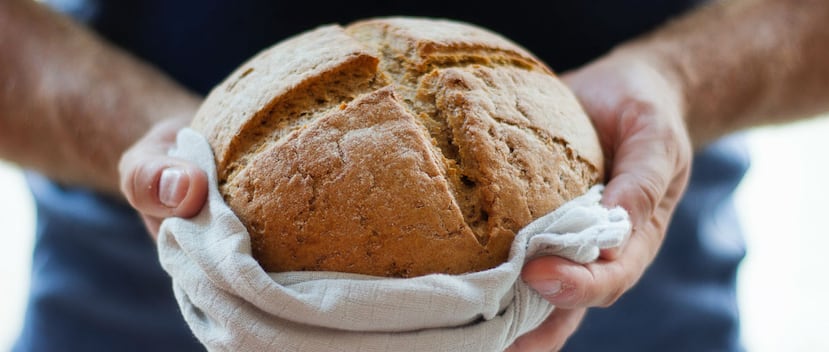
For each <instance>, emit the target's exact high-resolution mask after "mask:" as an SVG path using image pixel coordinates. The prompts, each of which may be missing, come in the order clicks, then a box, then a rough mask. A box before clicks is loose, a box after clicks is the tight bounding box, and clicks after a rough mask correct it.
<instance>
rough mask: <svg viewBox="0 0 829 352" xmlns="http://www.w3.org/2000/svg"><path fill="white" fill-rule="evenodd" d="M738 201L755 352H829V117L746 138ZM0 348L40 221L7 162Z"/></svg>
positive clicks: (747, 315)
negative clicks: (747, 158) (748, 153)
mask: <svg viewBox="0 0 829 352" xmlns="http://www.w3.org/2000/svg"><path fill="white" fill-rule="evenodd" d="M748 139H749V143H750V146H751V150H752V158H753V159H752V167H751V169H750V171H749V174H748V175H747V177H746V179H745V181H744V182H743V184H742V185H741V186H740V189H739V191H738V194H737V203H738V208H739V211H740V217H741V220H742V221H743V225H744V227H745V230H746V237H747V238H746V240H747V242H748V246H749V255H748V257H747V258H746V260H745V262H744V263H743V266H742V268H741V271H740V292H739V295H740V299H741V306H740V308H741V310H742V313H743V334H744V335H743V338H744V342H745V344H746V347H747V348H748V350H749V351H755V352H764V351H769V352H772V351H774V352H777V351H829V338H827V331H826V328H827V327H829V304H827V302H826V297H829V275H827V274H826V270H827V269H829V260H827V259H826V252H827V248H829V236H828V235H829V222H827V220H828V219H829V213H827V209H829V207H828V206H827V202H829V197H828V196H829V185H826V179H827V176H829V156H827V154H826V153H827V152H828V151H829V118H823V119H818V120H812V121H809V122H803V123H798V124H794V125H789V126H786V127H782V128H763V129H757V130H754V131H751V132H749V138H748ZM0 226H1V227H2V228H3V229H4V231H2V236H3V240H2V243H3V245H2V246H0V350H7V349H8V346H10V344H11V343H12V341H13V340H14V338H15V336H16V335H17V333H18V330H19V326H20V321H21V319H22V316H23V310H24V307H25V302H26V298H25V297H26V289H27V287H28V282H29V279H28V270H29V266H30V263H29V255H30V252H31V246H32V231H33V228H34V214H33V205H32V200H31V196H30V195H29V192H28V190H27V189H26V186H25V184H24V182H23V178H22V175H21V174H20V172H19V171H18V170H16V169H14V168H13V167H12V166H11V165H8V164H3V163H1V162H0Z"/></svg>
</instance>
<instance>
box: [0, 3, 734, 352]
mask: <svg viewBox="0 0 829 352" xmlns="http://www.w3.org/2000/svg"><path fill="white" fill-rule="evenodd" d="M50 2H51V3H53V5H54V6H55V7H56V8H59V9H61V10H63V11H64V12H68V13H70V14H72V15H73V16H75V17H76V18H78V19H80V20H82V21H84V22H86V23H87V24H88V25H89V26H90V27H92V28H93V29H95V30H96V31H98V33H100V34H101V35H102V36H103V37H104V38H106V39H108V40H109V41H111V42H113V43H115V44H117V45H119V46H121V47H122V48H124V49H126V50H128V51H130V52H132V53H133V54H135V55H136V56H138V57H140V58H142V59H144V60H147V61H148V62H151V63H152V64H154V65H156V66H157V67H159V68H160V69H162V70H163V71H165V72H166V73H168V74H169V75H170V76H172V77H173V78H175V79H176V80H178V81H179V82H181V83H182V84H184V85H186V86H188V87H190V88H191V89H193V90H195V91H197V92H201V93H206V92H207V91H208V90H209V89H210V88H211V87H213V86H214V85H215V84H217V83H218V82H219V81H220V80H221V79H223V78H224V77H225V76H226V75H227V74H229V73H230V71H231V70H232V69H233V68H235V67H236V66H237V65H239V64H240V63H241V62H242V61H243V60H245V59H247V58H248V57H250V56H251V55H253V54H255V53H256V52H258V51H259V50H261V49H263V48H265V47H267V46H269V45H271V44H273V43H275V42H277V41H279V40H281V39H284V38H285V37H287V36H290V35H293V34H296V33H298V32H300V31H303V30H307V29H311V28H314V27H317V26H319V25H321V24H326V23H332V22H338V23H348V22H350V21H353V20H356V19H360V18H365V17H371V16H385V15H416V16H433V17H445V18H453V19H458V20H463V21H467V22H471V23H475V24H478V25H481V26H484V27H487V28H490V29H493V30H495V31H497V32H500V33H502V34H504V35H505V36H507V37H509V38H511V39H512V40H514V41H516V42H518V43H519V44H521V45H522V46H524V47H526V48H528V49H529V50H530V51H532V52H534V53H535V54H536V55H537V56H539V57H540V58H541V59H542V60H544V61H545V62H547V63H548V64H549V65H550V66H551V67H552V68H553V69H554V70H556V71H564V70H567V69H570V68H574V67H576V66H578V65H581V64H584V63H586V62H587V61H589V60H591V59H593V58H595V57H597V56H599V55H601V54H603V53H605V52H607V51H608V50H609V49H610V48H612V47H613V46H614V45H616V44H618V43H620V42H621V41H624V40H626V39H629V38H631V37H633V36H636V35H638V34H641V33H644V32H646V31H648V30H650V29H653V28H654V27H656V26H658V25H660V24H662V23H664V22H665V21H666V20H667V19H669V18H671V17H672V16H675V15H677V14H680V13H682V12H684V11H687V10H688V9H690V8H691V7H692V6H693V5H694V3H695V2H694V1H681V0H673V1H665V0H630V1H618V0H593V1H581V0H563V1H546V2H522V1H513V2H510V3H509V4H504V5H501V6H498V7H493V6H491V5H488V4H486V3H483V2H471V1H446V0H440V1H436V0H420V1H413V0H407V1H399V2H396V1H382V0H374V1H336V2H317V1H314V2H311V1H308V2H303V1H290V2H288V1H286V2H278V1H264V0H263V1H254V0H244V1H222V0H203V1H164V0H128V1H97V2H96V1H83V0H74V1H66V0H65V1H57V0H53V1H50ZM746 168H747V158H746V155H745V153H744V151H743V150H742V147H741V145H740V143H739V142H737V141H734V140H726V141H722V142H720V143H718V144H715V145H713V146H711V147H710V148H708V149H707V150H705V151H703V152H701V153H700V154H699V155H697V157H696V158H695V160H694V168H693V175H692V179H691V184H690V187H689V189H688V192H687V195H686V196H685V197H684V199H683V200H682V202H681V203H680V205H679V208H678V209H677V211H676V214H675V216H674V219H673V222H672V224H671V226H670V229H669V234H668V235H667V239H666V241H665V243H664V245H663V248H662V251H661V252H660V254H659V255H658V256H657V258H656V260H655V262H654V263H653V264H652V265H651V267H650V269H649V270H648V271H647V272H646V274H645V276H644V277H643V278H642V279H641V280H640V282H639V284H638V285H637V286H636V287H635V288H633V289H632V290H631V291H630V292H629V293H627V294H625V295H624V296H623V297H622V298H621V299H620V301H619V302H618V303H617V304H616V305H614V306H613V307H611V308H606V309H592V310H590V312H589V313H588V315H587V317H586V319H585V320H584V322H583V323H582V326H581V329H580V330H579V331H578V332H577V333H576V335H574V336H573V337H572V339H571V340H570V342H569V343H568V345H567V347H566V350H568V351H603V350H610V351H732V350H739V341H738V330H739V329H738V320H737V307H736V297H735V289H734V286H735V275H736V269H737V265H738V263H739V261H740V259H741V258H742V256H743V253H744V248H743V243H742V240H741V238H740V234H739V226H738V225H737V224H736V223H735V221H734V218H735V217H734V216H733V215H734V214H733V209H732V204H731V193H732V192H733V190H734V188H735V187H736V185H737V183H738V182H739V180H740V178H741V177H742V175H743V173H744V172H745V169H746ZM29 182H30V185H31V188H32V191H33V193H34V195H35V199H36V204H37V211H38V218H37V219H38V221H37V239H36V245H35V251H34V258H33V260H34V261H33V268H32V270H33V272H32V287H31V294H30V300H29V306H28V310H27V315H26V320H25V326H24V329H23V333H22V335H21V337H20V339H19V340H18V343H17V345H16V346H15V351H133V350H134V351H149V350H151V351H164V350H169V351H189V350H200V349H203V348H201V347H200V345H199V344H198V342H197V341H196V340H195V338H194V337H193V336H192V334H191V333H190V331H189V329H188V328H187V326H186V325H185V324H184V322H183V320H182V318H181V315H180V313H179V311H178V308H177V306H176V304H175V301H174V300H173V296H172V289H171V282H170V279H169V277H168V276H167V274H166V273H165V272H163V271H162V270H161V268H160V266H159V264H158V259H157V257H156V253H155V247H154V245H153V243H152V242H151V241H150V239H149V237H148V236H147V234H146V232H145V230H144V228H143V226H142V224H141V222H140V220H139V217H138V216H137V215H136V214H135V213H134V212H133V211H132V210H131V209H130V208H129V207H127V206H126V205H124V204H122V203H120V202H118V201H114V200H112V199H108V198H106V197H103V196H101V195H98V194H95V193H92V192H90V191H87V190H82V189H68V188H63V187H60V186H58V185H55V184H54V183H52V182H50V181H48V180H46V179H43V178H41V177H39V176H37V175H30V177H29Z"/></svg>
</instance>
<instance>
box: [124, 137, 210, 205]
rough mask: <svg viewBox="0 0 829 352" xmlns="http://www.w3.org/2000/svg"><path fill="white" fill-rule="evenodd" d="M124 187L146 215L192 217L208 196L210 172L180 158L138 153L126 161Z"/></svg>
mask: <svg viewBox="0 0 829 352" xmlns="http://www.w3.org/2000/svg"><path fill="white" fill-rule="evenodd" d="M122 165H123V166H122V171H121V175H122V176H121V177H122V182H121V188H122V191H123V192H124V195H125V196H126V198H127V200H128V201H129V202H130V204H131V205H132V206H133V207H134V208H136V209H137V210H138V211H139V212H140V213H142V214H143V215H145V216H150V217H157V218H165V217H170V216H177V217H191V216H194V215H196V214H197V213H198V212H199V210H201V208H202V206H203V205H204V202H205V201H206V199H207V175H206V174H205V173H204V171H202V170H201V169H199V168H198V167H197V166H195V165H193V164H191V163H188V162H185V161H183V160H180V159H176V158H172V157H167V156H157V155H148V154H144V153H134V154H129V155H125V157H124V161H123V162H122Z"/></svg>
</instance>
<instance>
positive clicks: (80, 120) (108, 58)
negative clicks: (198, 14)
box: [0, 0, 199, 194]
mask: <svg viewBox="0 0 829 352" xmlns="http://www.w3.org/2000/svg"><path fill="white" fill-rule="evenodd" d="M0 77H2V81H0V92H2V95H0V158H4V159H8V160H11V161H13V162H16V163H18V164H20V165H21V166H23V167H25V168H31V169H35V170H38V171H40V172H42V173H44V174H46V175H47V176H49V177H51V178H53V179H56V180H58V181H60V182H63V183H67V184H73V185H82V186H87V187H93V188H96V189H99V190H102V191H105V192H109V193H112V194H117V193H118V173H117V163H118V160H119V158H120V156H121V154H122V153H123V151H124V150H125V149H126V148H127V147H128V146H129V145H131V144H132V143H134V142H135V141H136V140H137V139H138V138H139V137H140V136H141V135H143V134H144V133H145V132H146V131H147V130H148V129H149V127H150V126H151V125H152V124H153V123H154V122H155V121H157V120H159V119H163V118H169V117H179V116H191V115H192V114H193V113H194V112H195V109H196V108H197V106H198V103H199V99H198V97H196V96H194V95H193V94H191V93H189V92H187V91H186V90H184V89H183V88H182V87H180V86H178V85H177V84H175V83H174V82H172V81H171V80H169V79H168V78H166V77H165V76H164V75H163V74H162V73H160V72H158V71H157V70H155V69H153V68H151V67H149V66H147V65H145V64H142V63H141V62H139V61H138V60H136V59H135V58H133V57H131V56H130V55H128V54H126V53H124V52H122V51H120V50H119V49H116V48H114V47H112V46H110V45H107V44H106V43H104V42H103V41H102V40H100V39H99V38H98V37H96V36H94V35H93V34H91V33H90V32H88V31H87V30H85V29H84V28H82V27H81V26H79V25H77V24H75V23H72V22H71V21H69V20H68V19H66V18H63V17H61V16H59V15H57V14H55V13H52V12H51V11H49V10H47V9H45V8H44V7H42V6H40V5H37V4H36V3H35V2H34V1H29V0H7V1H2V2H0Z"/></svg>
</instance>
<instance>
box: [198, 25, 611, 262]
mask: <svg viewBox="0 0 829 352" xmlns="http://www.w3.org/2000/svg"><path fill="white" fill-rule="evenodd" d="M192 126H193V127H194V128H195V129H196V130H198V131H199V132H201V133H202V134H204V135H205V136H206V137H207V138H208V141H209V142H210V144H211V146H212V148H213V150H214V153H215V156H216V163H217V169H218V176H219V183H220V185H219V186H220V191H221V193H222V194H223V196H224V197H225V201H226V202H227V203H228V204H229V206H230V207H231V209H233V210H234V212H235V213H236V214H237V216H239V218H240V219H241V220H242V222H243V223H244V224H245V226H246V227H247V228H248V230H249V232H250V235H251V240H252V250H253V255H254V257H255V258H256V259H257V260H258V261H259V262H260V264H261V265H262V266H263V268H265V269H266V270H268V271H275V272H279V271H293V270H321V271H340V272H351V273H359V274H367V275H375V276H389V277H413V276H420V275H425V274H431V273H445V274H461V273H466V272H472V271H480V270H485V269H489V268H492V267H495V266H497V265H498V264H500V263H502V262H504V261H505V260H506V259H507V257H508V254H509V248H510V246H511V243H512V240H513V238H514V236H515V234H516V232H517V231H518V230H519V229H520V228H521V227H523V226H525V225H526V224H528V223H529V222H531V221H532V220H533V219H535V218H538V217H540V216H542V215H544V214H546V213H548V212H550V211H552V210H554V209H555V208H557V207H558V206H560V205H561V204H563V203H564V202H566V201H568V200H570V199H572V198H574V197H576V196H578V195H581V194H583V193H584V192H586V191H587V189H588V188H589V187H590V186H592V185H593V184H596V183H598V182H600V181H601V180H602V175H603V169H602V166H603V160H602V153H601V148H600V146H599V142H598V138H597V136H596V133H595V131H594V130H593V128H592V125H591V124H590V121H589V119H588V118H587V116H586V115H585V113H584V112H583V110H582V109H581V107H580V106H579V105H578V102H577V101H576V99H575V97H574V96H573V95H572V93H570V91H569V90H568V89H567V88H566V87H565V86H564V85H563V84H562V83H561V82H560V81H559V80H558V79H556V77H555V76H554V74H553V73H552V72H551V71H550V70H549V68H547V67H546V66H545V65H544V64H543V63H541V62H540V61H539V60H537V59H536V58H535V57H533V56H532V55H531V54H530V53H528V52H527V51H526V50H524V49H522V48H520V47H519V46H517V45H515V44H513V43H511V42H510V41H508V40H506V39H504V38H502V37H500V36H498V35H497V34H494V33H491V32H489V31H486V30H483V29H481V28H478V27H474V26H471V25H468V24H464V23H458V22H452V21H446V20H434V19H418V18H381V19H371V20H367V21H361V22H357V23H354V24H351V25H349V26H347V27H345V28H343V27H340V26H337V25H331V26H324V27H320V28H317V29H315V30H311V31H309V32H306V33H302V34H300V35H298V36H296V37H294V38H291V39H289V40H287V41H284V42H281V43H279V44H277V45H275V46H273V47H271V48H269V49H267V50H265V51H263V52H262V53H260V54H259V55H257V56H255V57H254V58H252V59H251V60H249V61H248V62H246V63H245V64H243V65H242V66H240V67H239V69H237V70H236V72H234V73H233V74H231V75H230V76H229V78H228V79H227V80H226V81H225V82H223V83H222V84H220V85H219V86H217V87H216V88H214V90H213V91H212V92H211V93H210V95H209V96H208V98H207V99H206V101H205V103H204V104H203V105H202V107H201V109H200V110H199V112H198V113H197V115H196V117H195V119H194V121H193V124H192Z"/></svg>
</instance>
